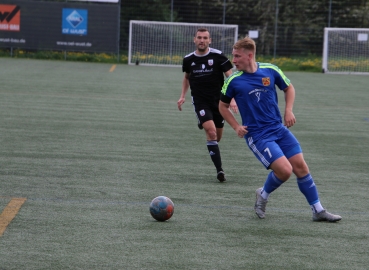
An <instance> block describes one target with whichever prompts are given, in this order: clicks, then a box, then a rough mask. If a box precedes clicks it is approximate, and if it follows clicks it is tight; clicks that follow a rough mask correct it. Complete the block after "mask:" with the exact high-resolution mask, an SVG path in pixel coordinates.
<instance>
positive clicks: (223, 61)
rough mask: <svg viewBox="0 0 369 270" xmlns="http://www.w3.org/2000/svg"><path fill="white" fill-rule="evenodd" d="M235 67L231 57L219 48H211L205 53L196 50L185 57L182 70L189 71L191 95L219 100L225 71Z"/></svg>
mask: <svg viewBox="0 0 369 270" xmlns="http://www.w3.org/2000/svg"><path fill="white" fill-rule="evenodd" d="M232 67H233V65H232V63H231V62H230V61H229V59H228V58H227V57H226V56H225V55H224V54H223V53H222V52H221V51H219V50H216V49H213V48H209V52H208V53H207V54H205V55H197V54H196V53H195V52H193V53H190V54H188V55H186V56H185V57H184V58H183V64H182V70H183V72H186V73H189V74H190V78H189V82H190V88H191V96H193V97H197V98H200V99H206V100H214V99H215V100H217V99H219V98H220V91H221V89H222V86H223V83H224V75H223V73H224V72H226V71H228V70H230V69H231V68H232Z"/></svg>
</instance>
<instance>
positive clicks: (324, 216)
mask: <svg viewBox="0 0 369 270" xmlns="http://www.w3.org/2000/svg"><path fill="white" fill-rule="evenodd" d="M341 219H342V217H341V216H339V215H334V214H331V213H329V212H327V211H326V210H323V211H322V212H319V213H313V221H329V222H336V221H340V220H341Z"/></svg>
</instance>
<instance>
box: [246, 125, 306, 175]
mask: <svg viewBox="0 0 369 270" xmlns="http://www.w3.org/2000/svg"><path fill="white" fill-rule="evenodd" d="M246 144H247V145H248V147H249V148H250V150H251V151H252V152H253V153H254V155H255V156H256V158H257V159H258V160H259V161H260V162H261V163H262V164H263V165H264V167H265V168H266V169H269V167H270V164H272V163H273V161H275V160H277V159H278V158H280V157H282V156H285V157H286V158H287V159H289V158H290V157H292V156H294V155H296V154H299V153H302V149H301V147H300V143H299V142H298V140H297V139H296V137H295V136H294V135H293V134H292V132H291V131H290V130H289V129H287V128H286V127H285V126H282V127H281V128H280V129H278V130H277V131H276V132H274V133H271V134H270V135H269V136H268V137H267V138H262V139H258V140H257V141H256V142H254V141H253V140H252V137H248V138H246Z"/></svg>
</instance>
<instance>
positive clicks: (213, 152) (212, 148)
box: [206, 141, 223, 172]
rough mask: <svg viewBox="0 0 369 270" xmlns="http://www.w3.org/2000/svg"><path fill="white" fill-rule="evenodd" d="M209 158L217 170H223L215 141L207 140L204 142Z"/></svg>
mask: <svg viewBox="0 0 369 270" xmlns="http://www.w3.org/2000/svg"><path fill="white" fill-rule="evenodd" d="M206 145H207V147H208V150H209V154H210V157H211V160H212V161H213V163H214V166H215V168H217V172H219V171H223V169H222V159H221V158H220V151H219V146H218V142H217V141H207V143H206Z"/></svg>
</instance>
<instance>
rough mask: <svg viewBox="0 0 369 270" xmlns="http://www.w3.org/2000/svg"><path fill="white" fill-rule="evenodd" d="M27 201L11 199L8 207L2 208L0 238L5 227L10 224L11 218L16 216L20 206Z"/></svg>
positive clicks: (24, 199)
mask: <svg viewBox="0 0 369 270" xmlns="http://www.w3.org/2000/svg"><path fill="white" fill-rule="evenodd" d="M26 200H27V198H12V199H11V200H10V202H9V203H8V205H7V206H6V207H5V208H4V210H3V212H2V213H1V215H0V236H2V235H3V233H4V232H5V230H6V227H8V225H9V224H10V222H11V221H12V220H13V218H14V217H15V216H16V215H17V213H18V212H19V210H20V208H21V207H22V204H23V203H24V202H25V201H26Z"/></svg>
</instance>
